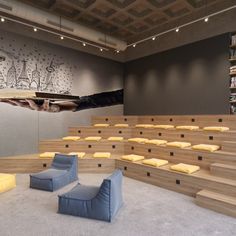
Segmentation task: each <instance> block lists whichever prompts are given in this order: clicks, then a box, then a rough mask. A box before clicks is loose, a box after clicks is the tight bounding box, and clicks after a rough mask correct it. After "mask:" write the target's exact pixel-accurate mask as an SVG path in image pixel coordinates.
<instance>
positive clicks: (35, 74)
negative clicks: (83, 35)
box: [0, 37, 73, 94]
mask: <svg viewBox="0 0 236 236" xmlns="http://www.w3.org/2000/svg"><path fill="white" fill-rule="evenodd" d="M72 82H73V71H72V67H71V65H70V64H68V63H65V62H64V61H63V57H62V56H60V55H57V54H55V52H54V51H53V50H51V49H50V48H46V47H43V46H41V45H40V44H37V43H34V42H29V43H28V44H26V43H25V42H23V41H22V42H19V41H16V40H15V39H13V38H7V37H6V38H4V37H0V89H4V88H16V89H24V90H27V89H29V90H37V91H45V92H53V93H63V94H71V90H72Z"/></svg>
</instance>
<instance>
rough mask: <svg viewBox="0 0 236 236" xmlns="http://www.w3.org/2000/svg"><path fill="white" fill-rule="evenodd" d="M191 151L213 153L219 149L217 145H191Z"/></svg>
mask: <svg viewBox="0 0 236 236" xmlns="http://www.w3.org/2000/svg"><path fill="white" fill-rule="evenodd" d="M192 149H194V150H202V151H209V152H215V151H217V150H219V149H220V146H218V145H211V144H197V145H193V146H192Z"/></svg>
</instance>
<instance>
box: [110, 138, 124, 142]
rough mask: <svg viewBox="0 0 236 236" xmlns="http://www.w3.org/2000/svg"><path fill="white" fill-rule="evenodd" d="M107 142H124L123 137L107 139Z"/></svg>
mask: <svg viewBox="0 0 236 236" xmlns="http://www.w3.org/2000/svg"><path fill="white" fill-rule="evenodd" d="M107 140H108V141H122V140H124V138H123V137H109V138H108V139H107Z"/></svg>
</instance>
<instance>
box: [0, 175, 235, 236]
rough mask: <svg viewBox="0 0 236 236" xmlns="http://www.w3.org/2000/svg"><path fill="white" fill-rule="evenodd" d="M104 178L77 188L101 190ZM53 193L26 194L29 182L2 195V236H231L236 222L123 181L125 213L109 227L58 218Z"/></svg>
mask: <svg viewBox="0 0 236 236" xmlns="http://www.w3.org/2000/svg"><path fill="white" fill-rule="evenodd" d="M106 176H107V175H104V174H102V175H101V174H80V175H79V177H80V183H81V184H88V185H99V184H100V183H101V182H102V179H103V178H104V177H106ZM75 184H76V183H73V184H70V185H69V186H66V187H65V188H63V189H61V190H59V191H57V192H54V193H50V192H44V191H39V190H33V189H29V187H28V186H29V176H28V175H26V174H21V175H17V187H16V188H15V189H13V190H11V191H9V192H6V193H3V194H1V195H0V212H1V214H0V236H13V235H14V236H15V235H16V236H28V235H30V236H35V235H37V236H38V235H44V236H47V235H49V236H54V235H55V236H56V235H57V236H64V235H65V236H67V235H70V236H82V235H83V236H90V235H91V236H93V235H96V236H100V235H101V236H113V235H114V236H116V235H117V236H139V235H140V236H144V235H145V236H147V235H148V236H149V235H158V236H185V235H186V236H192V235H194V236H211V235H217V236H218V235H220V236H221V235H222V236H233V235H236V219H235V218H231V217H228V216H225V215H222V214H219V213H215V212H213V211H210V210H207V209H204V208H201V207H198V206H197V205H195V203H194V199H193V198H190V197H188V196H185V195H182V194H179V193H175V192H172V191H168V190H165V189H162V188H158V187H156V186H152V185H149V184H145V183H142V182H138V181H135V180H132V179H129V178H124V187H123V192H124V202H125V204H124V207H123V208H122V209H121V210H120V212H119V214H118V215H117V217H116V218H115V220H114V221H113V222H112V223H106V222H100V221H95V220H89V219H83V218H79V217H73V216H66V215H60V214H57V195H58V194H60V193H64V192H66V191H68V190H70V189H71V188H72V187H73V186H74V185H75Z"/></svg>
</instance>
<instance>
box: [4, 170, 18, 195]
mask: <svg viewBox="0 0 236 236" xmlns="http://www.w3.org/2000/svg"><path fill="white" fill-rule="evenodd" d="M15 187H16V176H15V175H11V174H3V173H0V193H4V192H6V191H8V190H10V189H13V188H15Z"/></svg>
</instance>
